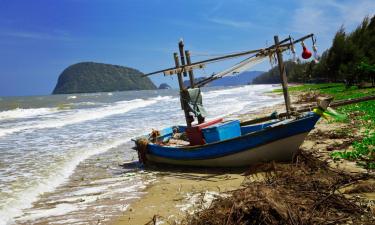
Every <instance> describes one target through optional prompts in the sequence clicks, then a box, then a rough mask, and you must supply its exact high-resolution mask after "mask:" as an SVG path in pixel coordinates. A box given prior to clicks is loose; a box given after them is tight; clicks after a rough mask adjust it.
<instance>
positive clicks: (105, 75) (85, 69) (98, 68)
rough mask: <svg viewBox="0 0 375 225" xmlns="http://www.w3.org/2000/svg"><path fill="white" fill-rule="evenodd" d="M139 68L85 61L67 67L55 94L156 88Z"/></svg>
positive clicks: (60, 77) (54, 91)
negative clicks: (143, 75)
mask: <svg viewBox="0 0 375 225" xmlns="http://www.w3.org/2000/svg"><path fill="white" fill-rule="evenodd" d="M141 75H142V73H141V72H139V71H138V70H135V69H132V68H128V67H123V66H116V65H109V64H103V63H93V62H84V63H77V64H74V65H72V66H69V67H68V68H66V69H65V70H64V71H63V72H62V73H61V75H60V76H59V79H58V82H57V84H56V87H55V89H54V90H53V94H71V93H91V92H108V91H126V90H143V89H156V87H155V85H154V84H153V83H152V82H151V81H150V79H148V78H147V77H141Z"/></svg>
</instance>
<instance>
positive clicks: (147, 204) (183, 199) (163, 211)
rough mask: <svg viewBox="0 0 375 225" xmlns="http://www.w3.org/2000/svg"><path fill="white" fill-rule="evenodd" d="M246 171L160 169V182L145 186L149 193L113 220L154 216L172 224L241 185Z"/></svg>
mask: <svg viewBox="0 0 375 225" xmlns="http://www.w3.org/2000/svg"><path fill="white" fill-rule="evenodd" d="M154 169H155V168H154ZM186 170H187V169H186ZM243 171H245V169H243V170H236V171H234V170H232V171H228V170H227V171H224V170H207V171H202V170H195V171H194V170H190V171H187V172H184V171H183V170H173V169H172V170H170V171H169V172H161V173H160V174H159V176H158V180H157V182H155V183H154V184H153V185H151V186H150V187H148V188H147V189H146V192H147V194H145V195H144V196H143V197H142V198H141V199H140V200H139V201H136V202H134V204H131V205H130V207H129V208H128V210H127V211H126V212H125V213H124V215H123V216H122V217H120V218H119V219H117V220H116V221H114V222H113V224H114V225H125V224H146V223H148V222H150V221H152V220H153V219H154V221H156V222H157V221H159V222H160V221H164V222H169V223H172V224H173V222H177V221H179V220H180V219H182V218H184V217H185V216H186V215H187V214H189V213H193V212H194V210H199V209H196V208H194V207H195V206H196V205H199V206H204V207H209V205H210V203H211V201H212V200H213V198H214V197H215V195H218V194H220V193H222V192H226V191H230V190H235V189H238V188H239V187H240V186H241V183H242V181H243V180H244V175H243ZM201 203H203V204H201ZM154 216H155V217H154Z"/></svg>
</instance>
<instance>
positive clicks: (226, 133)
mask: <svg viewBox="0 0 375 225" xmlns="http://www.w3.org/2000/svg"><path fill="white" fill-rule="evenodd" d="M202 132H203V136H204V139H205V141H206V143H212V142H217V141H223V140H227V139H231V138H235V137H239V136H241V127H240V121H239V120H233V121H228V122H224V123H220V124H216V125H213V126H210V127H207V128H203V129H202Z"/></svg>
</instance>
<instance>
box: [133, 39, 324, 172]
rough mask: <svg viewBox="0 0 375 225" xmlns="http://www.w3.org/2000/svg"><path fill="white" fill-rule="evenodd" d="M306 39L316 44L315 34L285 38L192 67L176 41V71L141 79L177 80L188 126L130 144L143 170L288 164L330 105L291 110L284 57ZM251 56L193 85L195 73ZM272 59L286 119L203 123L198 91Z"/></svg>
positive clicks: (158, 133)
mask: <svg viewBox="0 0 375 225" xmlns="http://www.w3.org/2000/svg"><path fill="white" fill-rule="evenodd" d="M307 38H312V40H313V43H314V38H313V34H310V35H306V36H304V37H302V38H300V39H298V40H292V38H291V37H289V38H286V39H284V40H283V41H280V42H279V40H278V37H277V36H275V37H274V39H275V45H272V46H270V47H268V48H264V49H258V50H250V51H246V52H240V53H236V54H229V55H225V56H221V57H217V58H213V59H208V60H204V61H200V62H195V63H191V61H190V53H189V51H185V52H184V44H183V42H182V41H180V42H179V50H180V59H179V57H178V53H174V59H175V67H172V68H168V69H165V70H160V71H156V72H153V73H149V74H146V75H145V76H149V75H152V74H156V73H160V72H163V73H164V75H173V74H177V76H178V80H179V86H180V100H181V107H182V109H183V110H184V113H185V120H186V125H176V126H171V127H168V128H164V129H161V130H152V132H150V133H148V134H145V135H142V136H140V137H136V138H134V139H132V140H133V141H134V142H135V144H136V146H135V149H136V150H137V151H138V156H139V161H140V162H141V163H143V164H149V163H163V164H172V165H184V166H200V167H241V166H246V165H251V164H258V163H262V162H270V161H289V160H291V159H292V158H293V156H294V155H295V154H296V152H297V150H298V148H299V146H300V145H301V144H302V143H303V141H304V139H305V137H306V136H307V134H308V133H309V132H310V131H311V130H312V129H314V126H315V124H316V122H317V121H318V120H319V118H320V116H321V115H322V112H324V110H325V109H326V108H327V107H328V106H329V103H330V101H331V100H330V99H324V100H321V101H319V102H318V104H317V110H315V111H312V110H311V109H310V110H309V111H307V112H300V111H298V110H293V108H292V107H291V106H290V98H289V94H288V89H287V81H286V73H285V67H284V64H283V60H282V52H283V51H285V50H287V49H291V48H292V49H293V46H294V44H296V43H298V42H302V41H303V40H305V39H307ZM286 42H287V43H286ZM285 43H286V44H285ZM303 47H304V45H303ZM305 50H306V49H305V47H304V51H305ZM249 54H250V55H251V56H250V57H247V58H246V59H245V60H242V61H241V62H240V63H238V64H236V65H234V66H233V67H231V68H229V69H227V70H225V71H223V72H220V73H218V74H213V75H212V76H210V77H208V78H206V79H203V80H200V81H199V82H197V83H194V74H193V69H200V68H203V67H204V66H205V65H206V64H207V63H210V62H215V61H221V60H223V59H227V58H234V57H240V56H247V55H249ZM274 55H275V56H277V61H278V64H279V69H280V77H281V80H282V87H283V93H284V100H285V106H286V113H284V114H280V115H279V116H277V115H272V116H269V117H266V119H263V120H259V119H256V120H251V121H244V122H240V121H239V120H224V119H222V118H221V119H215V120H212V121H208V122H206V121H205V118H204V116H205V114H204V112H205V110H204V108H203V105H202V96H201V95H200V87H202V86H204V85H206V84H207V83H209V82H211V81H213V80H215V79H220V78H221V77H223V76H225V75H227V74H234V73H238V72H241V71H242V70H241V69H244V68H245V69H248V68H249V65H252V64H254V63H259V62H260V61H262V59H264V58H269V57H271V56H274ZM310 55H311V53H310ZM185 59H186V63H185ZM187 73H188V74H189V79H190V86H189V87H184V85H183V77H182V75H183V74H184V75H185V76H187ZM305 111H306V110H305ZM192 114H193V115H194V116H195V117H196V118H197V122H196V123H193V121H194V117H193V115H192Z"/></svg>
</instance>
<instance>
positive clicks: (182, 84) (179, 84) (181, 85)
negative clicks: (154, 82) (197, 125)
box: [173, 52, 192, 127]
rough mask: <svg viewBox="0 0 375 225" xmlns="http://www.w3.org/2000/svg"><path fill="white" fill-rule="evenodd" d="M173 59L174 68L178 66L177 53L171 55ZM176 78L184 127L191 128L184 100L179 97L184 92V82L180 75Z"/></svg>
mask: <svg viewBox="0 0 375 225" xmlns="http://www.w3.org/2000/svg"><path fill="white" fill-rule="evenodd" d="M173 58H174V62H175V65H176V67H179V66H180V62H179V60H178V53H177V52H175V53H173ZM177 77H178V86H179V88H180V102H181V108H182V110H184V114H185V121H186V126H187V127H191V122H192V121H191V120H190V115H189V112H188V111H187V108H186V105H185V102H184V100H183V99H182V96H181V95H182V91H183V90H184V80H183V79H182V74H181V73H178V74H177Z"/></svg>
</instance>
